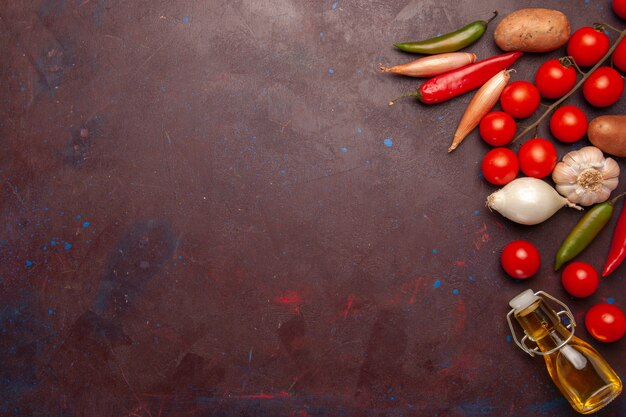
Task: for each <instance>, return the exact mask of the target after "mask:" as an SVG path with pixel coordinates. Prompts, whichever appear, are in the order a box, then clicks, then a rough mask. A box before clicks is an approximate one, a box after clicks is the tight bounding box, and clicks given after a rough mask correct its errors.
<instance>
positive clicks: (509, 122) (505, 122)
mask: <svg viewBox="0 0 626 417" xmlns="http://www.w3.org/2000/svg"><path fill="white" fill-rule="evenodd" d="M516 129H517V124H516V123H515V120H513V118H512V117H511V116H510V115H509V114H508V113H505V112H503V111H494V112H491V113H487V115H486V116H485V117H483V118H482V119H481V120H480V128H479V132H480V137H481V138H482V139H483V140H484V141H485V142H486V143H488V144H489V145H491V146H504V145H507V144H508V143H510V142H511V141H512V140H513V137H514V136H515V130H516Z"/></svg>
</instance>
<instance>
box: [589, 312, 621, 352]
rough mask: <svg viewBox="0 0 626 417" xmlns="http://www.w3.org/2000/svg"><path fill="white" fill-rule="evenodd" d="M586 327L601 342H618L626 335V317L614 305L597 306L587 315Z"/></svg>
mask: <svg viewBox="0 0 626 417" xmlns="http://www.w3.org/2000/svg"><path fill="white" fill-rule="evenodd" d="M585 327H586V328H587V331H588V332H589V333H590V334H591V335H592V336H593V337H594V338H595V339H597V340H599V341H601V342H607V343H610V342H617V341H618V340H620V339H621V338H622V337H624V334H626V316H625V315H624V312H623V311H622V310H621V309H620V308H619V307H617V306H615V305H613V304H608V303H601V304H596V305H595V306H593V307H591V308H590V309H589V310H588V311H587V314H586V315H585Z"/></svg>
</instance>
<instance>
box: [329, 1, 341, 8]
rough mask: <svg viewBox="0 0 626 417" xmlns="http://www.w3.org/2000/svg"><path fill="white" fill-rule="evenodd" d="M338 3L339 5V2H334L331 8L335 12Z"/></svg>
mask: <svg viewBox="0 0 626 417" xmlns="http://www.w3.org/2000/svg"><path fill="white" fill-rule="evenodd" d="M338 3H339V2H338V1H336V2H334V3H333V5H332V6H330V7H332V9H333V10H335V9H336V8H337V4H338Z"/></svg>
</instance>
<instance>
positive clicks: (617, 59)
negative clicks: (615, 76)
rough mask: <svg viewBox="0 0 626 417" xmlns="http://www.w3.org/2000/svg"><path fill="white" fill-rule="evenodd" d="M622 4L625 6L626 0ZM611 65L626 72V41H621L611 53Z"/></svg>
mask: <svg viewBox="0 0 626 417" xmlns="http://www.w3.org/2000/svg"><path fill="white" fill-rule="evenodd" d="M624 4H626V0H624ZM624 7H626V6H624ZM613 65H615V68H617V69H618V70H620V71H622V72H626V39H622V40H621V41H620V43H619V44H617V47H616V48H615V51H613Z"/></svg>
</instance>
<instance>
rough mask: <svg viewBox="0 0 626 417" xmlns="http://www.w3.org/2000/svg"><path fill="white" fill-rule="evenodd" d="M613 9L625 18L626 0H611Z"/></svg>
mask: <svg viewBox="0 0 626 417" xmlns="http://www.w3.org/2000/svg"><path fill="white" fill-rule="evenodd" d="M612 3H613V4H612V7H613V11H614V12H615V14H616V15H618V16H619V17H621V18H622V19H626V0H613V2H612Z"/></svg>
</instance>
